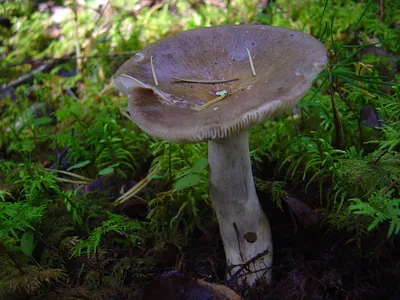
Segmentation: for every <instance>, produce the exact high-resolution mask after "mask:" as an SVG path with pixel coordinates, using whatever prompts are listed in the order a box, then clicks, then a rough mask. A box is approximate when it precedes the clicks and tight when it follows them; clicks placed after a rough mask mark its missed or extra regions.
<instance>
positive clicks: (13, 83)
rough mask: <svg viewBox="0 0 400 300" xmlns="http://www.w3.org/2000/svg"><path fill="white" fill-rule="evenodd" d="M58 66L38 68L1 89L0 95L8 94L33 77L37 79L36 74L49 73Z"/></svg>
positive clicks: (47, 65)
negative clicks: (8, 91) (7, 92)
mask: <svg viewBox="0 0 400 300" xmlns="http://www.w3.org/2000/svg"><path fill="white" fill-rule="evenodd" d="M56 64H57V63H53V64H43V65H41V66H39V67H37V68H36V69H34V70H33V71H32V72H29V73H28V74H24V75H22V76H21V77H19V78H17V79H15V80H13V81H11V82H10V83H8V84H7V85H6V86H5V87H3V88H2V89H0V94H2V93H3V92H6V91H7V90H9V89H12V88H15V87H17V86H19V85H21V84H24V83H27V82H29V81H31V80H32V79H33V77H35V75H36V74H38V73H41V72H47V71H49V70H51V69H52V68H54V67H55V66H56Z"/></svg>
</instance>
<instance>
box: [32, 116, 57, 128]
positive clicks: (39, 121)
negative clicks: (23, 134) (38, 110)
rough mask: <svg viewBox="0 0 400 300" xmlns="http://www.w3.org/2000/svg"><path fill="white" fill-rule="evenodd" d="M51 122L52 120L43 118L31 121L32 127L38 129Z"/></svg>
mask: <svg viewBox="0 0 400 300" xmlns="http://www.w3.org/2000/svg"><path fill="white" fill-rule="evenodd" d="M51 122H53V119H52V118H49V117H43V118H37V119H35V120H33V122H32V125H33V126H35V127H38V126H40V125H45V124H49V123H51Z"/></svg>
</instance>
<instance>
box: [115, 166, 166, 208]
mask: <svg viewBox="0 0 400 300" xmlns="http://www.w3.org/2000/svg"><path fill="white" fill-rule="evenodd" d="M159 169H160V167H159V166H157V167H155V168H154V170H153V171H151V172H150V173H149V174H148V175H147V176H146V177H145V178H143V179H142V180H141V181H139V182H138V183H137V184H136V185H135V186H133V187H132V188H131V189H130V190H129V191H127V192H126V193H125V194H123V195H122V196H121V197H119V198H118V199H117V200H115V201H114V203H113V205H114V206H117V205H120V204H122V203H124V202H125V201H127V200H128V199H129V198H130V197H134V196H135V195H136V194H137V193H139V192H140V191H141V190H142V189H144V188H145V186H146V185H147V184H148V183H149V182H150V181H151V177H152V176H154V175H156V174H157V172H158V171H159ZM139 199H140V198H139ZM146 203H147V202H146Z"/></svg>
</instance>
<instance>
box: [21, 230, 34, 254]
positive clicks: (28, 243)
mask: <svg viewBox="0 0 400 300" xmlns="http://www.w3.org/2000/svg"><path fill="white" fill-rule="evenodd" d="M34 248H35V244H34V241H33V233H32V232H25V233H24V234H23V235H22V237H21V251H22V252H23V253H24V254H25V255H26V256H32V253H33V249H34Z"/></svg>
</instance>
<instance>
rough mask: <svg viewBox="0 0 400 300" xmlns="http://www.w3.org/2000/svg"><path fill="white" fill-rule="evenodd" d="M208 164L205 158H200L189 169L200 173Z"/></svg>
mask: <svg viewBox="0 0 400 300" xmlns="http://www.w3.org/2000/svg"><path fill="white" fill-rule="evenodd" d="M207 166H208V160H207V158H202V159H200V160H199V161H198V162H197V163H196V164H195V165H194V166H193V168H192V169H191V171H192V172H193V173H200V172H201V171H203V170H204V169H205V168H206V167H207Z"/></svg>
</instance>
